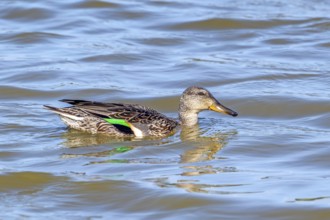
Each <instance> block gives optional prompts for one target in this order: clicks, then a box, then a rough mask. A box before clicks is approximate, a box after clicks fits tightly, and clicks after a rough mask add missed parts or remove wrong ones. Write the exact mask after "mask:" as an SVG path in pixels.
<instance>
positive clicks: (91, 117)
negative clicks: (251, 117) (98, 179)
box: [45, 86, 237, 137]
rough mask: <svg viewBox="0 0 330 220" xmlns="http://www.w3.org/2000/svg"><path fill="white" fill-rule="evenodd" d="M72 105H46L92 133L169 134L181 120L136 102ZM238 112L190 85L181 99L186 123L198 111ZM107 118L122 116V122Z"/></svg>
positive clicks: (72, 124)
mask: <svg viewBox="0 0 330 220" xmlns="http://www.w3.org/2000/svg"><path fill="white" fill-rule="evenodd" d="M61 101H62V102H66V103H68V104H71V105H72V106H70V107H66V108H55V107H51V106H45V107H46V108H47V109H49V110H51V111H53V112H55V113H57V114H59V115H60V117H61V119H62V120H63V121H64V122H65V124H67V125H68V126H69V127H72V128H74V129H79V130H83V131H87V132H90V133H93V134H96V133H105V134H109V135H113V136H117V137H130V136H137V137H145V136H167V135H170V134H172V133H173V132H174V130H175V128H176V127H177V126H178V125H179V122H177V121H175V120H173V119H170V118H168V117H166V116H165V115H163V114H161V113H159V112H157V111H156V110H154V109H151V108H149V107H145V106H142V105H137V104H122V103H102V102H92V101H85V100H73V99H63V100H61ZM208 109H209V110H213V111H217V112H224V113H227V114H230V115H232V116H236V115H237V113H236V112H234V111H233V110H230V109H228V108H226V107H225V106H223V105H221V104H220V103H219V102H218V101H217V100H216V99H215V98H214V97H213V96H212V94H211V93H210V92H209V91H207V90H206V89H203V88H200V87H195V86H192V87H189V88H188V89H186V90H185V91H184V93H183V94H182V96H181V99H180V107H179V118H180V121H181V124H182V125H184V126H191V125H194V124H196V123H197V122H198V117H197V116H198V113H199V112H200V111H203V110H208ZM107 119H111V120H112V119H116V120H117V119H119V121H120V123H117V122H114V121H110V120H108V121H107Z"/></svg>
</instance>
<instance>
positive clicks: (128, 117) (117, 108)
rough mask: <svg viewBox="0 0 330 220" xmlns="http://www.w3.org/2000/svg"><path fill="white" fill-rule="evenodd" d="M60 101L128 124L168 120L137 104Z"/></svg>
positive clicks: (154, 111)
mask: <svg viewBox="0 0 330 220" xmlns="http://www.w3.org/2000/svg"><path fill="white" fill-rule="evenodd" d="M60 101H62V102H66V103H68V104H71V105H73V106H75V107H77V108H79V109H82V110H84V111H86V112H88V113H90V114H93V115H95V116H99V117H102V118H112V119H123V120H125V121H127V122H130V123H141V124H149V123H152V122H153V121H155V120H160V119H161V120H164V119H168V118H167V117H166V116H165V115H163V114H161V113H159V112H157V111H156V110H154V109H151V108H149V107H146V106H142V105H137V104H122V103H102V102H93V101H86V100H75V99H63V100H60ZM168 120H171V119H168Z"/></svg>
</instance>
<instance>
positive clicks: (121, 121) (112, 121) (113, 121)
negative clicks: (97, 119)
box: [103, 118, 130, 127]
mask: <svg viewBox="0 0 330 220" xmlns="http://www.w3.org/2000/svg"><path fill="white" fill-rule="evenodd" d="M103 119H104V120H105V121H106V122H108V123H110V124H112V125H122V126H125V127H130V126H129V124H128V123H127V121H125V120H124V119H116V118H103Z"/></svg>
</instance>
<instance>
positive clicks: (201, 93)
mask: <svg viewBox="0 0 330 220" xmlns="http://www.w3.org/2000/svg"><path fill="white" fill-rule="evenodd" d="M197 95H206V94H205V93H204V92H199V93H197Z"/></svg>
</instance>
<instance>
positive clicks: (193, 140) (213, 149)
mask: <svg viewBox="0 0 330 220" xmlns="http://www.w3.org/2000/svg"><path fill="white" fill-rule="evenodd" d="M232 135H233V133H217V135H212V137H210V136H202V134H201V130H200V129H199V126H198V125H194V126H189V127H183V128H182V131H181V134H180V137H181V140H182V141H184V142H185V143H188V144H189V146H190V147H189V149H188V150H186V151H185V152H184V153H183V154H182V155H181V159H180V163H193V162H201V161H208V160H212V159H214V157H215V154H216V153H217V152H218V151H219V150H221V149H222V148H223V147H224V146H225V145H226V144H227V139H228V138H229V137H230V136H232Z"/></svg>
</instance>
